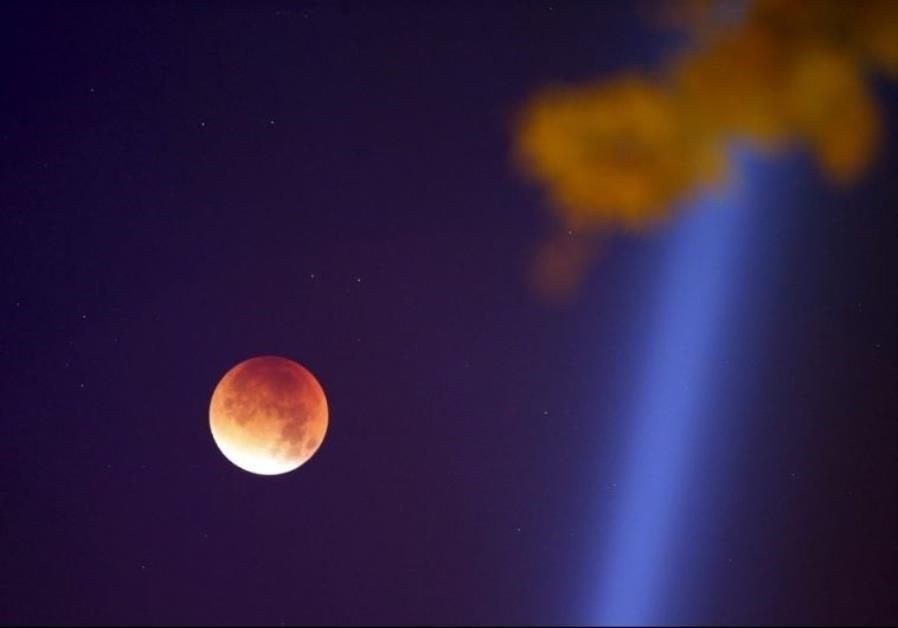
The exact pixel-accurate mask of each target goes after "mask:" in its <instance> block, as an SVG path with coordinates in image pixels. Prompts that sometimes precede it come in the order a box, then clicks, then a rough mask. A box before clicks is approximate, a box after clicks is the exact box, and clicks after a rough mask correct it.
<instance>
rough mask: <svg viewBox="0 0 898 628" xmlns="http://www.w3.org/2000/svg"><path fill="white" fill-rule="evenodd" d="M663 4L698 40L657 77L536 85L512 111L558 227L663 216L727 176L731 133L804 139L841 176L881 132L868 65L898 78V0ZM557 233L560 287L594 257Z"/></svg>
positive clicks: (551, 249)
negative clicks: (671, 8)
mask: <svg viewBox="0 0 898 628" xmlns="http://www.w3.org/2000/svg"><path fill="white" fill-rule="evenodd" d="M668 15H669V16H672V18H673V20H674V21H675V22H676V24H677V25H679V26H681V27H682V26H685V27H686V28H687V29H689V31H690V32H691V34H692V41H693V43H692V45H691V46H690V47H689V48H688V49H687V50H685V51H682V52H680V53H679V54H677V55H676V56H675V57H674V58H672V59H671V62H670V63H669V65H668V67H667V68H666V71H665V72H664V73H663V74H662V76H661V77H659V78H655V79H653V78H649V77H642V76H639V75H635V74H624V75H622V76H620V77H616V78H611V79H609V80H606V81H603V82H598V83H592V84H586V85H580V86H566V87H556V88H550V89H544V90H542V91H541V92H539V93H537V94H535V95H534V96H533V97H532V99H531V100H530V101H529V102H528V103H527V104H526V105H525V106H524V107H523V108H522V110H521V112H520V115H519V117H518V120H517V126H516V129H515V157H516V160H517V163H518V164H519V166H520V167H521V169H522V171H523V172H524V173H525V174H526V175H527V176H529V177H530V178H532V179H533V180H535V181H537V182H538V183H540V184H542V185H543V186H544V187H545V189H546V190H547V194H548V197H549V200H550V201H551V203H552V205H553V207H554V208H555V210H556V211H557V212H558V214H559V217H560V219H561V222H562V225H563V226H564V227H565V228H568V227H570V228H574V229H577V230H580V231H584V232H585V231H589V230H602V229H604V230H607V229H614V228H621V229H625V230H631V231H632V230H639V229H642V228H645V227H647V226H651V225H654V224H656V223H658V222H659V221H660V220H661V219H663V218H665V217H667V216H669V215H670V214H671V213H672V212H674V211H675V209H676V207H677V206H678V202H679V201H681V200H683V199H685V198H687V197H688V196H689V195H690V194H692V193H694V192H696V191H697V190H699V189H701V188H702V187H703V186H707V185H709V184H711V183H714V182H716V181H719V180H720V179H721V178H722V175H723V174H724V173H725V172H726V170H727V164H726V159H725V154H726V148H727V144H728V143H730V142H731V141H733V140H739V141H748V142H750V143H753V144H754V145H755V146H757V147H758V148H761V149H765V150H768V151H777V150H783V149H786V148H789V147H794V146H802V147H805V148H806V149H808V150H809V151H810V152H811V153H812V155H813V156H814V158H815V160H816V161H817V162H818V163H819V164H820V167H821V169H822V170H823V172H824V173H825V174H826V175H827V176H828V177H829V178H830V179H831V180H833V181H835V182H837V183H850V182H852V181H855V180H856V179H857V178H858V177H859V176H860V175H861V174H862V173H863V171H864V170H865V168H866V167H867V166H868V165H869V163H870V162H871V160H872V158H873V156H874V155H875V151H876V146H877V139H878V136H879V131H880V119H879V118H880V115H879V112H878V109H877V106H876V103H875V100H874V98H873V95H872V93H871V89H870V87H869V86H868V81H867V78H868V76H867V75H868V73H869V72H870V71H877V72H882V73H884V74H885V75H886V76H891V77H898V0H802V1H799V0H754V1H753V2H741V3H733V2H729V3H727V2H725V0H722V1H720V2H714V1H713V0H692V1H691V2H686V3H685V4H684V3H682V2H681V3H678V4H677V5H676V10H675V11H672V12H669V13H668ZM564 242H565V240H564V239H563V238H562V239H561V240H553V241H551V242H550V244H549V245H547V246H546V247H544V249H543V252H542V253H541V254H540V259H539V260H538V271H537V272H538V273H542V274H543V275H545V276H542V275H541V278H540V279H539V280H538V283H542V284H546V282H547V279H546V277H548V276H551V273H548V274H547V271H546V270H545V269H547V268H548V269H551V268H553V267H558V268H560V269H562V270H561V271H560V272H559V275H558V278H557V281H558V282H559V284H560V285H564V286H569V285H573V284H574V283H575V281H574V280H573V279H571V277H574V276H575V275H576V276H577V277H579V274H580V270H578V271H577V272H573V271H565V270H564V269H566V268H573V267H575V266H576V264H574V263H573V262H572V260H574V261H578V262H581V263H582V262H583V261H584V260H586V259H588V257H589V256H587V255H585V254H584V253H583V252H582V251H580V250H578V251H575V252H574V253H571V252H565V250H564V246H565V244H564ZM578 246H581V245H578ZM552 255H555V256H561V257H564V260H563V263H562V262H559V263H557V264H555V263H553V261H552V260H551V256H552ZM547 256H548V258H547ZM565 272H567V274H566V275H565Z"/></svg>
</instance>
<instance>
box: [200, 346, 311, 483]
mask: <svg viewBox="0 0 898 628" xmlns="http://www.w3.org/2000/svg"><path fill="white" fill-rule="evenodd" d="M327 421H328V417H327V399H326V398H325V396H324V390H323V389H322V388H321V384H319V383H318V380H317V379H315V376H314V375H312V373H310V372H309V371H308V370H307V369H306V368H304V367H303V366H301V365H299V364H297V363H296V362H294V361H292V360H288V359H286V358H280V357H276V356H260V357H256V358H250V359H249V360H246V361H244V362H241V363H240V364H238V365H237V366H235V367H234V368H232V369H231V370H230V371H228V372H227V373H225V375H224V377H222V378H221V381H220V382H218V385H217V386H216V387H215V391H214V392H213V393H212V401H211V402H210V404H209V427H210V428H211V430H212V438H214V439H215V444H216V445H218V448H219V449H220V450H221V453H223V454H224V456H225V458H227V459H228V460H230V461H231V462H233V463H234V464H235V465H237V466H238V467H240V468H241V469H243V470H245V471H249V472H250V473H257V474H259V475H279V474H281V473H287V472H288V471H293V470H294V469H296V468H298V467H300V466H301V465H303V464H305V463H306V462H308V460H309V458H311V457H312V456H313V455H315V452H316V451H318V448H319V447H320V446H321V443H322V441H323V440H324V435H325V433H326V432H327Z"/></svg>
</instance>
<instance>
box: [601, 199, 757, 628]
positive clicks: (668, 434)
mask: <svg viewBox="0 0 898 628" xmlns="http://www.w3.org/2000/svg"><path fill="white" fill-rule="evenodd" d="M739 187H740V188H744V184H743V185H740V186H739ZM748 205H749V203H748V202H747V199H746V198H745V196H744V194H743V190H741V189H737V188H736V186H733V187H732V188H731V189H729V190H727V191H726V192H725V194H722V195H721V197H718V198H715V199H708V200H702V201H699V202H697V203H696V207H694V208H693V209H692V211H691V213H690V214H689V215H687V216H684V217H683V218H682V219H681V220H680V222H679V223H678V224H677V225H676V227H675V228H674V230H673V231H672V232H671V234H670V235H671V240H670V249H669V250H668V256H667V257H666V259H665V263H666V266H665V268H666V270H667V272H668V274H667V275H666V276H665V277H663V278H662V282H661V285H660V292H659V295H658V296H659V301H658V303H657V305H656V312H657V316H658V317H659V318H658V319H657V322H656V328H655V332H654V336H653V338H652V342H651V343H650V345H649V349H650V354H649V356H648V361H647V369H648V370H647V372H646V373H645V374H644V377H643V379H642V382H641V385H640V388H639V391H638V397H637V399H636V404H635V408H634V411H633V417H634V418H633V421H634V428H633V431H632V435H631V441H630V442H629V443H628V449H627V450H625V451H626V452H627V454H628V455H627V456H626V457H625V458H624V460H625V468H624V473H623V475H622V476H621V477H622V478H623V481H622V482H621V483H619V486H620V489H621V493H620V494H621V495H622V502H621V503H620V504H619V505H618V507H617V508H616V509H615V510H614V511H613V513H612V515H611V516H612V521H611V525H610V528H609V529H610V537H609V545H608V547H607V553H606V558H607V562H605V563H604V565H603V566H602V577H601V580H600V590H599V596H598V600H597V601H596V600H593V603H592V604H591V606H592V609H593V612H592V613H590V614H591V615H592V616H593V617H598V622H599V623H600V624H602V625H640V624H659V623H663V619H662V617H661V613H662V612H663V606H664V605H663V599H664V598H663V596H664V595H665V594H667V592H668V588H669V586H670V585H671V584H672V582H673V580H674V578H676V577H677V576H678V572H679V571H680V570H679V569H678V565H676V564H673V563H672V560H673V556H674V552H673V551H672V550H673V549H674V548H675V546H674V544H673V540H674V538H673V537H674V532H675V531H676V529H677V525H676V524H677V519H678V518H679V517H682V516H683V514H684V513H682V512H681V508H680V507H679V504H678V497H679V493H680V491H679V490H678V486H679V485H680V484H681V483H683V482H685V481H686V479H687V474H688V472H689V461H690V458H691V457H692V456H694V455H695V454H696V453H697V445H698V441H699V440H700V437H701V425H702V423H703V422H704V421H705V420H706V417H705V416H704V414H705V413H704V412H703V409H704V407H705V404H704V402H705V400H706V399H707V398H710V396H711V392H712V391H710V390H709V388H710V387H711V386H712V383H713V381H712V380H713V377H711V376H712V375H713V373H714V370H715V357H716V356H715V353H714V347H715V342H717V341H718V340H719V339H721V338H723V337H724V335H723V334H722V331H723V327H724V325H723V324H722V323H723V321H724V320H725V319H726V316H725V312H726V306H727V294H728V290H727V288H728V287H729V285H730V283H732V281H733V280H734V279H735V277H736V276H738V273H734V272H732V269H733V266H734V260H735V258H736V257H737V255H736V251H737V249H738V247H739V245H740V241H741V238H740V235H741V234H742V233H743V231H744V228H745V224H744V223H745V222H746V217H747V215H748V213H749V211H750V208H749V207H748ZM596 602H597V606H595V605H594V604H596Z"/></svg>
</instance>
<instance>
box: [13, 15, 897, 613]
mask: <svg viewBox="0 0 898 628" xmlns="http://www.w3.org/2000/svg"><path fill="white" fill-rule="evenodd" d="M0 25H2V36H0V41H2V46H3V54H2V59H3V88H2V90H0V112H2V117H0V145H2V153H0V155H2V162H0V168H2V176H0V199H2V205H0V225H2V226H0V237H2V280H3V284H2V303H0V316H2V320H0V356H2V378H0V382H2V383H0V386H2V388H0V390H2V399H3V404H2V415H0V416H2V426H3V444H2V447H0V464H2V491H0V494H2V498H0V499H2V501H0V504H2V511H3V516H2V526H3V547H4V550H3V560H2V564H3V569H2V572H3V575H2V580H0V584H2V588H0V621H3V623H7V624H11V623H26V624H33V623H37V622H42V621H47V622H54V623H66V624H85V623H113V622H123V623H130V624H133V623H156V624H170V623H180V622H188V623H206V624H209V623H215V624H233V623H250V622H251V623H255V622H259V623H266V624H279V623H286V624H308V623H319V622H320V623H326V624H333V623H354V624H371V623H374V624H377V623H386V622H398V623H412V622H424V623H450V624H484V623H503V624H508V623H524V624H534V623H540V622H547V623H550V624H592V623H598V622H599V621H600V619H601V616H602V614H601V612H600V611H599V610H597V609H596V603H597V601H598V600H600V594H599V590H600V588H601V587H602V586H603V585H602V580H603V578H604V579H608V578H611V579H614V575H611V576H609V575H608V574H607V573H606V571H607V569H606V567H607V565H609V564H614V563H613V561H611V559H610V558H609V557H610V556H611V555H612V554H613V553H614V552H615V551H616V550H617V549H618V548H614V547H611V548H609V545H614V543H615V541H613V539H615V538H617V537H615V536H614V526H613V524H612V521H613V520H614V512H615V509H616V508H617V507H618V506H619V505H620V504H622V503H626V502H627V500H628V499H629V500H634V499H638V498H639V495H638V494H636V495H635V496H634V495H633V494H626V493H627V491H628V490H631V491H632V490H633V489H632V487H633V486H635V485H634V484H633V482H631V481H630V480H629V479H628V477H626V476H627V474H628V473H629V469H630V468H631V467H632V466H633V464H634V463H633V462H632V460H630V458H629V456H630V454H629V453H628V452H629V449H628V448H627V446H626V445H625V444H626V443H627V442H630V441H631V439H632V438H634V437H633V436H632V432H633V426H634V425H638V418H639V417H638V416H637V415H638V414H639V412H638V408H639V407H641V406H640V400H641V398H642V397H641V396H643V395H650V394H652V393H651V391H649V392H646V391H645V387H646V383H645V382H646V381H647V380H646V376H645V373H646V372H647V370H651V368H652V367H653V365H655V364H657V363H658V358H657V356H656V354H655V353H653V346H654V344H653V343H654V340H653V339H654V338H657V337H659V334H663V333H667V334H668V335H670V334H674V335H676V334H683V333H685V332H683V331H682V329H689V325H690V321H693V322H694V324H695V325H698V326H701V325H702V324H703V323H701V321H702V320H703V319H702V318H701V316H699V315H691V314H689V315H687V314H684V315H682V316H681V317H680V318H682V319H683V320H680V318H677V317H673V318H668V317H666V316H665V315H664V312H665V311H666V310H665V309H664V308H665V307H666V306H664V303H665V302H666V301H664V299H665V297H663V296H659V294H670V295H681V297H682V295H689V294H692V293H691V292H689V290H688V289H687V288H686V287H685V286H679V285H675V284H671V285H672V286H673V287H669V288H665V287H664V286H666V285H667V284H665V281H666V279H665V278H666V277H670V276H673V275H672V273H673V271H672V270H671V269H672V268H674V267H675V264H676V259H678V258H677V251H678V250H680V249H683V247H682V246H681V247H680V249H678V248H677V247H678V245H677V242H679V241H680V240H681V239H682V238H687V237H692V236H690V235H689V233H690V232H689V229H690V228H691V227H690V225H692V224H697V222H700V221H701V220H703V219H704V218H703V217H702V210H705V211H706V212H713V210H714V209H720V208H721V207H722V206H727V205H729V206H732V207H737V208H739V209H740V211H739V212H737V213H736V214H733V215H734V216H738V224H735V227H734V229H733V233H736V234H737V235H738V245H735V244H733V245H732V246H730V245H726V246H723V245H716V244H714V242H711V246H712V248H713V250H714V251H717V250H718V249H719V250H721V251H725V252H727V254H728V255H729V256H730V257H729V258H728V259H729V260H730V262H729V263H730V265H731V267H732V268H731V270H732V272H731V273H730V274H729V275H727V276H726V277H723V276H722V275H721V277H723V278H722V279H721V280H720V281H719V282H718V283H716V284H714V285H717V286H719V287H720V290H721V291H720V293H719V294H716V293H715V296H716V298H717V301H716V303H717V305H716V306H715V307H717V308H718V309H717V310H715V311H719V312H720V321H722V322H721V323H720V325H721V327H720V329H721V331H720V332H719V333H717V334H716V335H715V336H714V338H715V339H714V341H713V342H711V343H710V344H709V346H711V347H712V349H713V350H709V351H707V352H706V354H707V355H706V356H705V358H704V360H705V363H706V368H705V370H704V371H703V372H705V373H706V376H703V377H704V379H702V380H696V381H694V382H692V385H694V387H695V390H697V391H698V392H697V393H696V394H697V397H695V398H696V399H698V400H699V401H697V402H696V403H697V404H698V405H696V406H695V410H694V412H693V414H694V416H695V417H699V418H700V420H701V424H700V425H701V427H700V429H697V430H696V432H695V434H696V435H695V437H694V440H695V442H694V447H693V448H692V450H691V451H692V454H691V455H690V456H689V463H688V467H689V472H688V473H684V475H683V477H682V478H678V479H676V480H675V484H676V487H677V489H676V493H677V497H676V499H677V502H676V503H677V504H678V506H677V508H678V512H679V516H678V523H676V526H675V532H674V533H672V539H673V540H672V541H671V543H670V549H669V552H668V553H667V554H666V557H665V558H664V561H663V565H662V567H661V572H663V573H664V574H666V577H667V579H668V580H669V582H668V584H667V585H665V586H664V587H661V588H660V589H659V591H660V590H661V589H663V596H662V597H660V598H659V599H658V600H655V601H653V602H651V603H652V604H653V605H654V607H657V609H660V610H657V614H655V615H652V618H653V621H658V622H662V623H683V622H685V623H768V624H769V623H775V622H786V623H808V622H823V623H830V624H832V623H846V622H860V623H864V622H871V623H879V624H883V623H894V622H896V621H898V596H896V595H895V591H896V590H898V488H896V487H898V482H896V479H895V478H896V461H898V322H896V321H898V289H896V280H895V277H896V275H895V270H894V269H895V268H898V246H896V245H898V242H896V237H895V236H896V233H898V212H896V211H895V208H896V207H898V186H896V185H895V176H894V173H895V172H896V171H898V105H896V102H898V86H896V84H895V83H891V84H889V83H886V82H884V81H883V82H882V83H881V84H879V83H878V84H877V87H876V88H877V94H878V97H879V99H880V103H881V104H883V105H884V106H885V108H886V109H887V113H888V116H887V118H886V122H887V130H886V136H885V137H884V139H883V146H882V149H881V152H880V155H879V158H878V159H877V161H876V163H875V164H874V166H873V167H872V168H871V170H870V171H869V172H868V173H867V174H866V176H865V177H864V178H863V180H862V181H861V182H860V183H859V184H857V185H855V186H853V187H849V188H834V187H833V186H831V185H830V184H829V183H827V182H826V181H825V180H824V178H823V177H821V175H820V174H819V173H818V172H817V171H816V170H815V168H814V167H813V165H812V164H811V163H810V162H809V160H808V159H807V157H806V156H805V155H802V154H800V153H799V154H794V155H790V156H788V157H786V158H781V159H763V158H759V157H757V156H754V157H752V156H749V157H747V158H746V159H745V163H744V164H743V166H744V172H743V174H744V176H743V177H742V179H741V181H740V183H739V184H738V185H737V186H735V187H734V189H733V190H731V191H730V192H729V193H728V194H727V195H725V197H724V198H723V200H717V201H713V202H711V201H708V202H697V203H696V204H695V207H693V208H692V209H691V210H690V211H688V212H686V213H684V214H683V216H682V217H681V218H678V219H674V220H672V221H671V222H670V223H669V224H667V225H666V226H665V227H664V228H662V229H660V230H657V231H653V232H650V233H647V234H645V235H639V236H635V235H629V236H624V235H620V236H616V237H613V238H610V239H609V241H608V242H606V245H605V247H604V249H603V250H602V253H601V255H600V257H599V260H598V263H597V264H596V265H595V266H594V267H593V268H592V269H591V271H590V273H589V275H588V277H587V278H586V280H585V281H584V283H583V285H582V286H580V289H579V290H578V293H577V296H576V299H575V300H574V301H573V302H572V303H570V304H568V305H567V306H557V305H550V304H547V303H544V302H542V301H540V300H539V299H538V298H537V297H536V296H535V295H534V293H533V291H532V290H531V289H530V286H529V285H528V281H527V277H528V272H529V268H530V265H531V263H532V259H533V256H534V253H535V251H536V250H537V247H538V246H539V244H540V242H541V241H542V240H543V239H544V238H545V237H546V235H547V234H549V233H550V232H551V229H552V225H553V217H552V213H551V209H550V208H549V207H548V205H547V204H546V202H545V199H544V195H543V194H542V193H541V191H540V190H539V189H537V188H535V187H534V186H532V185H530V184H529V183H527V182H526V181H524V180H523V179H522V177H520V176H519V175H518V174H517V173H516V171H515V169H514V167H513V165H512V163H511V160H510V156H509V146H510V132H511V131H510V129H511V121H512V119H513V116H514V114H515V111H516V109H517V108H518V107H519V106H520V104H521V103H522V102H523V101H524V100H525V99H526V98H527V96H528V95H529V94H530V93H532V92H533V90H535V89H538V88H539V87H540V86H542V85H545V84H549V83H553V82H563V81H583V80H589V79H592V78H595V77H601V76H603V75H605V74H607V73H610V72H613V71H617V70H619V69H621V68H623V67H631V68H639V69H651V68H652V67H654V66H655V65H656V64H657V63H658V62H659V61H660V59H661V58H662V56H663V54H664V53H665V51H668V50H669V49H670V47H671V46H672V45H673V44H674V42H675V38H674V37H672V36H671V35H670V34H667V33H664V32H663V31H659V30H658V29H657V28H655V27H653V26H652V25H651V24H648V23H646V21H645V20H643V19H642V14H641V13H640V12H638V11H636V10H630V9H629V8H627V7H625V5H624V3H610V2H609V3H563V4H550V3H537V2H532V3H531V2H514V3H511V2H505V3H498V2H497V3H487V4H481V3H461V2H460V3H436V2H416V3H336V2H335V3H265V2H253V3H250V2H247V3H244V4H238V3H214V4H212V3H210V4H201V3H193V4H184V3H163V2H133V3H111V2H110V3H80V4H79V3H68V2H66V3H59V4H42V3H35V2H22V3H18V4H17V3H5V4H4V5H3V7H2V9H0ZM712 219H713V218H712ZM699 227H700V225H699ZM699 227H696V228H695V229H699ZM734 237H735V236H734ZM714 247H717V248H714ZM683 250H689V251H692V252H693V253H695V251H696V250H697V249H695V248H694V247H691V246H687V247H686V249H683ZM702 250H703V249H702ZM696 255H698V257H695V256H694V258H693V259H691V260H689V264H692V266H694V267H695V268H697V269H701V268H707V266H708V265H709V264H714V263H715V262H714V261H713V260H711V259H708V258H702V257H701V255H699V254H697V253H696ZM685 263H686V262H684V264H685ZM692 266H690V268H692ZM695 294H696V295H697V296H695V298H694V299H693V301H692V302H690V303H691V307H693V308H694V309H695V311H700V310H701V308H702V306H703V305H704V304H705V297H706V296H708V295H704V296H702V295H703V294H704V293H702V292H701V291H698V292H695ZM670 298H671V299H673V298H674V297H673V296H671V297H670ZM682 298H687V297H682ZM659 299H660V301H659ZM659 303H660V305H659ZM695 316H698V318H695ZM715 320H716V319H715ZM683 321H685V322H683ZM684 325H685V327H684ZM682 342H687V344H688V340H684V341H682ZM672 346H676V345H672ZM672 351H674V353H676V351H675V350H672ZM265 354H275V355H283V356H286V357H289V358H291V359H294V360H296V361H298V362H300V363H302V364H303V365H305V366H307V367H308V368H309V369H310V370H311V371H312V372H313V373H315V375H316V377H317V378H318V379H319V381H320V382H321V384H322V386H323V387H324V390H325V392H326V393H327V398H328V403H329V406H330V425H329V428H328V434H327V438H326V439H325V442H324V444H323V445H322V447H321V449H320V450H319V451H318V453H317V454H316V455H315V457H314V458H313V459H312V460H311V461H310V462H308V463H307V464H306V465H304V466H303V467H301V468H300V469H298V470H297V471H294V472H292V473H288V474H285V475H282V476H276V477H262V476H256V475H252V474H249V473H246V472H244V471H241V470H240V469H238V468H237V467H235V466H234V465H232V464H230V463H229V462H228V461H227V460H226V459H225V458H224V457H223V456H222V455H221V453H220V452H219V450H218V449H217V448H216V446H215V443H214V442H213V440H212V437H211V435H210V431H209V418H208V409H209V399H210V395H211V393H212V390H213V388H214V387H215V385H216V383H217V382H218V381H219V379H220V378H221V377H222V375H223V374H224V373H225V372H226V371H227V370H228V369H230V368H231V367H232V366H233V365H234V364H236V363H237V362H240V361H241V360H244V359H246V358H249V357H251V356H254V355H265ZM653 372H654V371H653ZM658 372H659V373H661V371H658ZM658 377H662V378H663V377H664V375H663V373H662V374H661V375H658ZM648 381H654V380H651V378H649V380H648ZM696 420H697V421H698V420H699V419H698V418H697V419H696ZM696 425H698V423H696ZM637 459H638V458H637ZM628 487H630V488H629V489H628ZM659 595H661V593H659Z"/></svg>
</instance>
